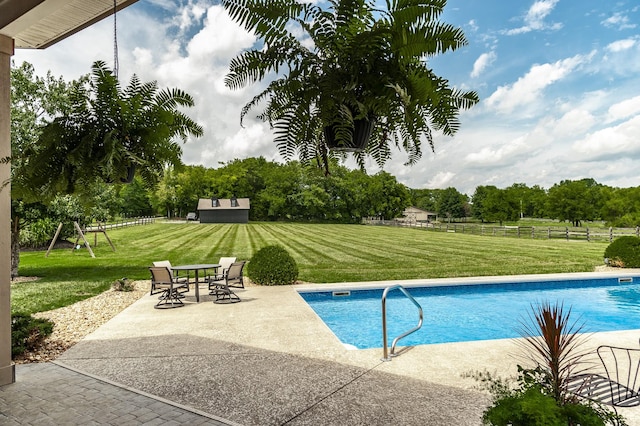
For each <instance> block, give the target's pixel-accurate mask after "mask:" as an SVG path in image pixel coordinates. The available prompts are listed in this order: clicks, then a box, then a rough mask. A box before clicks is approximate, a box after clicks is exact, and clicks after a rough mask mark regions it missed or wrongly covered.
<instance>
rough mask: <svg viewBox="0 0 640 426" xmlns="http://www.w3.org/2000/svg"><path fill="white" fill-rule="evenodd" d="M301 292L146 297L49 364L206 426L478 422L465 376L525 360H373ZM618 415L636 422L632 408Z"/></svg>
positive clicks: (502, 346) (413, 355)
mask: <svg viewBox="0 0 640 426" xmlns="http://www.w3.org/2000/svg"><path fill="white" fill-rule="evenodd" d="M611 274H612V273H611V272H608V273H604V276H610V275H611ZM602 275H603V273H598V274H587V276H589V277H596V276H602ZM615 275H617V276H622V275H625V276H626V275H629V274H619V273H616V274H615ZM630 275H633V273H631V274H630ZM637 275H638V274H636V276H637ZM557 276H564V277H567V276H571V277H575V276H576V274H562V275H558V274H555V275H554V277H557ZM546 277H547V278H549V277H550V276H549V275H547V276H546ZM511 278H516V277H511ZM421 281H422V282H424V281H426V280H421ZM427 281H432V280H427ZM375 284H376V285H378V286H385V285H393V284H409V283H408V282H402V281H393V282H388V283H379V282H378V283H375ZM372 285H374V283H358V284H351V283H349V284H348V286H350V287H353V286H358V287H360V286H372ZM334 286H336V287H338V285H334ZM342 287H344V285H342ZM302 288H310V286H306V285H305V286H283V287H248V288H246V289H244V290H238V291H237V294H238V295H239V296H240V297H241V298H242V302H241V303H236V304H231V305H216V304H213V303H211V299H210V297H209V296H204V297H201V302H200V303H195V298H194V297H193V295H192V294H188V295H187V299H186V300H187V301H186V306H185V307H182V308H179V309H169V310H156V309H153V305H154V304H155V302H156V301H157V299H156V298H155V297H151V296H149V295H145V296H144V297H142V298H141V299H140V300H138V301H137V302H136V303H134V304H133V305H131V306H130V307H129V308H127V309H125V310H124V311H123V312H122V313H120V314H119V315H117V316H116V317H115V318H113V319H112V320H111V321H109V322H108V323H106V324H104V325H103V326H102V327H100V328H99V329H98V330H96V331H95V332H94V333H92V334H91V335H89V336H87V337H86V338H85V339H84V340H82V341H81V342H79V343H78V344H77V345H75V346H74V347H72V348H71V349H69V350H68V351H67V352H65V353H64V354H63V355H62V356H61V357H60V358H59V359H58V360H57V361H56V363H58V364H59V365H61V366H66V367H69V368H71V369H73V370H75V371H78V372H81V373H86V374H88V375H90V376H91V377H97V378H104V379H106V380H107V381H108V382H109V383H116V384H119V385H121V386H124V387H126V388H127V389H131V390H134V391H138V392H142V393H143V394H144V395H147V394H148V395H150V396H155V397H159V398H160V399H161V400H166V401H171V402H174V403H176V404H178V405H179V407H178V408H176V409H177V410H178V409H180V410H182V409H186V410H192V411H193V412H194V413H196V414H197V413H201V412H202V413H208V414H210V415H211V417H210V424H241V425H284V424H287V425H319V424H322V425H347V424H348V425H377V424H403V425H450V424H455V425H480V424H481V420H480V419H481V414H482V411H483V410H484V408H485V407H486V405H487V403H488V402H489V398H488V396H487V395H486V394H485V393H482V392H480V391H478V390H476V389H475V386H476V384H477V383H476V382H475V380H473V379H471V378H467V377H463V375H464V373H467V372H474V371H489V372H491V373H495V374H497V375H500V376H503V377H506V376H513V375H515V373H516V366H517V364H518V363H522V362H523V359H521V358H519V357H518V354H520V353H521V350H520V349H519V347H518V345H517V344H516V342H515V340H513V339H508V340H492V341H481V342H465V343H448V344H437V345H423V346H416V347H412V348H409V349H408V350H406V351H404V352H403V353H402V354H401V355H400V356H398V357H396V358H394V359H393V361H391V362H382V361H381V360H380V359H381V357H382V349H369V350H348V349H346V348H345V347H344V346H343V345H342V344H341V343H340V342H339V341H338V340H337V339H336V338H335V337H334V335H333V334H332V333H331V331H330V330H329V329H328V328H327V327H326V325H325V324H324V323H323V322H322V321H321V320H320V319H319V318H318V317H317V315H316V314H315V312H313V310H312V309H311V308H310V307H309V306H308V305H307V304H306V303H305V302H304V301H303V300H302V298H301V297H300V296H299V294H298V291H297V290H299V289H302ZM324 288H325V289H327V288H329V287H327V286H326V285H325V287H324ZM192 293H193V292H192ZM638 337H640V331H639V330H633V331H623V332H609V333H597V334H594V335H593V336H592V337H591V338H590V339H589V346H592V347H593V348H595V347H596V346H598V345H599V344H604V343H606V344H615V345H620V346H631V347H635V346H637V345H638ZM18 367H20V366H18ZM19 371H20V370H19ZM9 386H13V385H9ZM0 397H1V395H0ZM619 412H620V413H621V414H623V415H624V416H625V417H626V418H627V420H628V423H629V424H630V425H638V426H640V408H635V409H626V410H619ZM95 422H96V423H97V424H106V423H101V422H100V419H95ZM204 423H207V422H204ZM18 424H20V423H18ZM25 424H31V423H30V422H25ZM133 424H140V423H133Z"/></svg>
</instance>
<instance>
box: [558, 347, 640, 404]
mask: <svg viewBox="0 0 640 426" xmlns="http://www.w3.org/2000/svg"><path fill="white" fill-rule="evenodd" d="M597 353H598V357H599V358H600V361H601V362H602V366H603V369H604V374H580V375H578V376H575V377H573V378H571V379H570V380H569V385H568V390H569V391H570V392H571V393H573V394H574V395H576V396H578V397H581V398H585V399H588V400H591V401H595V402H599V403H602V404H607V405H611V406H613V409H614V411H615V409H616V407H637V406H640V393H639V392H638V391H639V390H640V389H639V388H640V377H639V373H640V349H632V348H620V347H615V346H607V345H602V346H599V347H598V349H597Z"/></svg>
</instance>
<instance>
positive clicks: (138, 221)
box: [86, 216, 157, 232]
mask: <svg viewBox="0 0 640 426" xmlns="http://www.w3.org/2000/svg"><path fill="white" fill-rule="evenodd" d="M156 219H157V218H156V217H154V216H143V217H129V218H123V219H120V220H118V221H115V222H109V223H92V224H91V225H89V226H87V228H86V230H87V231H89V232H92V231H101V230H108V229H118V228H126V227H127V226H137V225H148V224H150V223H155V221H156Z"/></svg>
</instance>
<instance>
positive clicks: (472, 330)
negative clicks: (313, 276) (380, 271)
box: [299, 277, 640, 349]
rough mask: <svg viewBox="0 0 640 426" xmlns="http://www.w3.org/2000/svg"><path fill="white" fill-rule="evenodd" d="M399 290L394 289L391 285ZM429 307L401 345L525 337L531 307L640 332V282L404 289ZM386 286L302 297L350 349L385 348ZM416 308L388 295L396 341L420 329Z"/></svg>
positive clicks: (593, 327)
mask: <svg viewBox="0 0 640 426" xmlns="http://www.w3.org/2000/svg"><path fill="white" fill-rule="evenodd" d="M389 285H393V284H389ZM404 287H405V288H406V289H407V291H408V292H409V293H410V294H411V295H412V296H413V297H414V298H415V299H416V300H417V301H418V302H419V303H420V305H422V309H423V310H424V324H423V326H422V328H421V329H420V330H419V331H417V332H416V333H414V334H412V335H409V336H408V337H406V338H404V339H402V340H401V341H400V343H399V345H401V346H410V345H422V344H433V343H447V342H465V341H474V340H491V339H505V338H513V337H520V335H519V333H518V329H519V328H520V326H521V323H522V322H523V321H526V320H527V319H528V315H529V313H530V312H531V305H532V304H534V305H535V304H538V303H540V302H545V301H548V302H551V303H555V302H558V303H563V304H564V306H565V308H571V319H572V321H575V320H578V321H579V322H582V323H584V329H583V331H584V332H602V331H617V330H632V329H640V277H607V278H594V279H562V280H549V281H540V280H534V281H527V280H523V281H518V282H495V283H482V284H474V285H469V284H464V282H461V283H459V284H455V285H431V286H428V287H413V286H411V287H410V286H406V285H405V286H404ZM383 290H384V289H383V288H377V289H366V290H349V291H345V290H341V291H303V290H299V294H300V295H301V296H302V298H303V299H304V300H305V301H306V302H307V303H308V304H309V306H311V308H312V309H313V310H314V311H315V312H316V313H317V314H318V316H319V317H320V318H321V319H322V320H323V321H324V322H325V324H327V326H328V327H329V328H330V329H331V330H332V331H333V333H334V334H335V335H336V337H337V338H338V339H339V340H340V341H341V342H342V343H343V344H344V345H345V346H347V347H349V348H357V349H368V348H381V347H382V319H381V317H382V312H381V311H382V308H381V297H382V292H383ZM417 322H418V311H417V308H416V307H415V306H414V305H413V304H412V303H411V301H410V300H409V299H408V298H406V297H405V296H404V295H403V294H402V293H401V292H400V291H398V290H394V291H391V292H390V293H389V294H388V296H387V329H388V336H389V344H390V342H391V341H392V340H393V338H395V337H396V336H398V335H399V334H401V333H403V332H405V331H407V330H409V329H411V328H413V327H415V325H416V324H417Z"/></svg>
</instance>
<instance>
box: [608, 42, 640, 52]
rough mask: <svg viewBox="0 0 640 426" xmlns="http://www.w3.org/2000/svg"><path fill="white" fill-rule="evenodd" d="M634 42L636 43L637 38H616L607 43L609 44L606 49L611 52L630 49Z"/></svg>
mask: <svg viewBox="0 0 640 426" xmlns="http://www.w3.org/2000/svg"><path fill="white" fill-rule="evenodd" d="M636 43H637V40H636V39H633V38H627V39H624V40H617V41H614V42H613V43H609V45H608V46H607V50H608V51H610V52H613V53H617V52H622V51H625V50H629V49H631V48H632V47H633V46H635V45H636Z"/></svg>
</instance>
